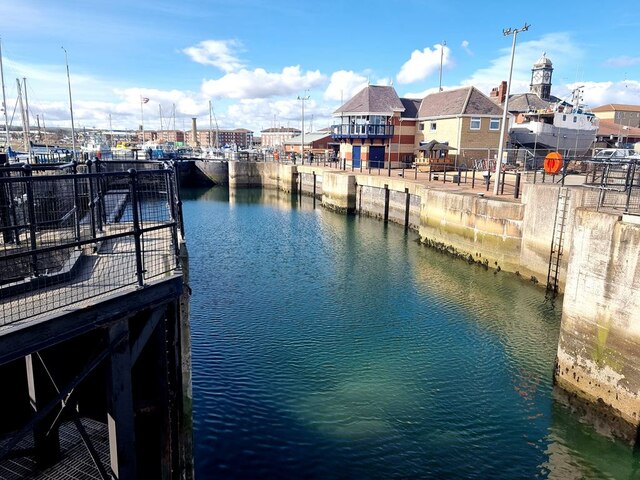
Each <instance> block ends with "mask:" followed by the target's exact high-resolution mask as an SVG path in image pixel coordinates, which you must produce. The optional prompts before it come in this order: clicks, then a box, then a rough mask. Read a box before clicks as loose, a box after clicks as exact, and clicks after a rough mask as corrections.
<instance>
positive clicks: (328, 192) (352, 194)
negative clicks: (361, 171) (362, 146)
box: [322, 172, 356, 213]
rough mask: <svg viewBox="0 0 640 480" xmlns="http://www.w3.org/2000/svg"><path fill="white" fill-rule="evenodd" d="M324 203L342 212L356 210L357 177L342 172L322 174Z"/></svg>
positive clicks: (329, 207)
mask: <svg viewBox="0 0 640 480" xmlns="http://www.w3.org/2000/svg"><path fill="white" fill-rule="evenodd" d="M322 205H323V206H325V207H327V208H328V209H330V210H335V211H337V212H342V213H354V212H355V211H356V177H355V175H351V174H346V173H341V172H325V173H324V174H323V176H322Z"/></svg>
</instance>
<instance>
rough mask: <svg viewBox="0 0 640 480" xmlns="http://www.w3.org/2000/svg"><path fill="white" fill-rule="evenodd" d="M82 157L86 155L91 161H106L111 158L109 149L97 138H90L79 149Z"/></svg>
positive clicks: (106, 144) (107, 145)
mask: <svg viewBox="0 0 640 480" xmlns="http://www.w3.org/2000/svg"><path fill="white" fill-rule="evenodd" d="M81 151H82V153H83V155H84V154H85V153H86V154H87V156H88V157H89V158H91V159H93V158H98V159H107V158H110V157H111V147H110V146H109V144H108V143H107V142H106V141H104V140H103V139H102V138H101V137H99V136H94V137H91V138H90V139H89V140H88V141H87V142H86V143H85V144H84V145H83V146H82V149H81Z"/></svg>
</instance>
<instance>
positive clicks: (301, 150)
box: [298, 90, 311, 165]
mask: <svg viewBox="0 0 640 480" xmlns="http://www.w3.org/2000/svg"><path fill="white" fill-rule="evenodd" d="M308 91H309V90H305V92H308ZM309 98H311V97H309V95H307V96H302V97H301V96H300V95H298V100H300V101H301V102H302V145H301V147H302V148H301V149H300V152H302V164H303V165H304V102H305V100H309Z"/></svg>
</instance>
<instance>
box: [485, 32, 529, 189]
mask: <svg viewBox="0 0 640 480" xmlns="http://www.w3.org/2000/svg"><path fill="white" fill-rule="evenodd" d="M530 26H531V25H527V24H526V23H525V24H524V26H523V27H522V28H515V29H511V28H507V29H505V30H503V31H502V34H503V35H504V36H505V37H506V36H507V35H513V43H512V45H511V62H510V64H509V81H508V82H507V92H506V96H505V98H504V111H503V112H502V125H500V127H501V128H500V143H499V144H498V158H497V159H496V171H495V176H496V180H495V182H494V183H493V194H494V195H497V194H498V191H499V187H500V166H501V165H502V155H503V152H504V137H505V131H506V128H507V113H508V112H509V91H510V90H511V77H512V74H513V57H514V55H515V53H516V37H517V36H518V33H520V32H526V31H527V30H529V27H530Z"/></svg>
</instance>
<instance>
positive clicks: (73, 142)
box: [61, 47, 76, 160]
mask: <svg viewBox="0 0 640 480" xmlns="http://www.w3.org/2000/svg"><path fill="white" fill-rule="evenodd" d="M61 48H62V50H64V62H65V64H66V66H67V85H68V86H69V111H70V112H71V145H72V147H71V148H72V149H73V159H74V160H75V158H76V126H75V124H74V123H73V102H72V101H71V76H70V75H69V59H68V56H67V49H66V48H64V47H61Z"/></svg>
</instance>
